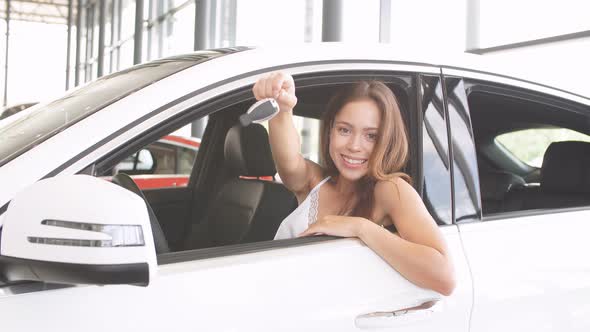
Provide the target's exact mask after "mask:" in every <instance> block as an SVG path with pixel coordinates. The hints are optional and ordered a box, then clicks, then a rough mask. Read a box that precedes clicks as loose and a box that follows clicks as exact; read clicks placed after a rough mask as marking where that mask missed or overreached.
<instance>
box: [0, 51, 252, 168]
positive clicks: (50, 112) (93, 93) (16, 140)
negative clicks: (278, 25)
mask: <svg viewBox="0 0 590 332" xmlns="http://www.w3.org/2000/svg"><path fill="white" fill-rule="evenodd" d="M244 49H245V48H228V49H218V50H210V51H201V52H196V53H194V54H190V55H183V56H175V57H170V58H166V59H161V60H157V61H153V62H150V63H146V64H142V65H138V66H134V67H132V68H129V69H126V70H123V71H120V72H116V73H113V74H111V75H108V76H104V77H102V78H100V79H98V80H96V81H93V82H91V83H89V84H88V85H86V86H84V87H82V88H80V89H78V90H76V91H73V92H71V93H68V94H67V95H66V96H64V97H62V98H60V99H58V100H55V101H53V102H51V103H49V104H46V105H43V106H38V107H37V108H36V109H34V110H31V112H29V113H28V114H23V116H21V117H17V118H16V119H15V120H14V121H7V120H10V118H8V119H5V120H4V121H2V122H3V123H2V124H0V166H2V165H4V164H6V163H7V162H9V161H10V160H12V159H14V158H16V157H17V156H19V155H20V154H22V153H23V152H24V151H26V150H28V149H31V148H33V147H34V146H36V145H38V144H40V143H42V142H44V141H45V140H47V139H48V138H49V137H51V136H53V135H54V134H56V133H58V132H60V131H62V130H64V129H66V128H67V127H69V126H71V125H72V124H74V123H76V122H78V121H80V120H81V119H83V118H85V117H87V116H89V115H91V114H93V113H95V112H97V111H98V110H100V109H102V108H104V107H106V106H108V105H110V104H112V103H114V102H115V101H117V100H119V99H121V98H123V97H125V96H128V95H130V94H132V93H133V92H135V91H138V90H140V89H142V88H144V87H146V86H148V85H150V84H152V83H154V82H156V81H159V80H161V79H163V78H165V77H167V76H169V75H172V74H174V73H176V72H179V71H181V70H183V69H186V68H188V67H191V66H194V65H196V64H198V63H201V62H204V61H207V60H209V59H212V58H216V57H219V56H221V55H224V54H229V53H234V52H237V51H241V50H244Z"/></svg>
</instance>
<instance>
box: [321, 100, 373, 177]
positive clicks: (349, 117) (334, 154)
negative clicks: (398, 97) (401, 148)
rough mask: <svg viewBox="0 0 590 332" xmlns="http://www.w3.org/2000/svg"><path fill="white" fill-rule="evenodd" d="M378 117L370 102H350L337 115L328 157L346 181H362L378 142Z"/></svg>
mask: <svg viewBox="0 0 590 332" xmlns="http://www.w3.org/2000/svg"><path fill="white" fill-rule="evenodd" d="M380 121H381V113H380V112H379V108H378V107H377V104H376V103H375V102H374V101H373V100H370V99H361V100H357V101H352V102H349V103H348V104H346V105H344V107H343V108H342V109H341V110H340V112H338V114H337V115H336V117H335V119H334V124H333V126H332V129H331V131H330V147H329V151H330V157H331V158H332V161H333V162H334V165H335V166H336V168H337V169H338V171H339V173H340V175H341V176H342V177H344V178H345V179H347V180H350V181H356V180H359V179H361V178H362V177H363V176H365V174H367V172H368V170H369V167H368V166H369V158H370V157H371V154H372V152H373V148H374V147H375V144H376V142H377V139H378V137H377V134H378V130H379V123H380Z"/></svg>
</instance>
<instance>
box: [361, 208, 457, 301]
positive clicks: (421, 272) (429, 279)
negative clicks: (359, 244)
mask: <svg viewBox="0 0 590 332" xmlns="http://www.w3.org/2000/svg"><path fill="white" fill-rule="evenodd" d="M362 220H363V221H361V222H360V226H359V227H358V237H359V238H360V239H361V240H362V241H363V242H364V243H365V244H366V245H367V246H368V247H369V248H371V249H372V250H373V251H375V252H376V253H377V254H378V255H379V256H381V258H383V259H384V260H385V261H386V262H387V263H388V264H389V265H391V266H392V267H393V268H394V269H395V270H396V271H398V272H399V273H400V274H401V275H402V276H404V277H405V278H406V279H408V280H410V281H411V282H413V283H414V284H416V285H418V286H420V287H423V288H428V289H432V290H434V291H437V292H439V293H441V294H443V295H450V294H451V293H452V291H453V289H454V288H455V280H454V273H453V267H452V263H451V262H450V259H449V257H445V256H444V255H443V254H442V253H440V252H439V251H437V250H436V249H433V248H430V247H428V246H424V245H421V244H416V243H412V242H409V241H407V240H404V239H402V238H401V237H400V236H398V235H397V234H394V233H391V232H389V231H388V230H386V229H384V228H382V227H380V226H379V225H377V224H375V223H373V222H371V221H370V220H367V219H362Z"/></svg>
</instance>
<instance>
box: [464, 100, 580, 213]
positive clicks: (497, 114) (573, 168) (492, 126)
mask: <svg viewBox="0 0 590 332" xmlns="http://www.w3.org/2000/svg"><path fill="white" fill-rule="evenodd" d="M468 100H469V107H470V110H471V116H472V125H473V132H474V136H475V142H476V151H477V158H478V167H479V176H480V188H481V197H482V208H483V214H484V217H485V216H486V215H490V214H495V213H504V212H516V211H524V210H534V209H555V208H568V207H576V206H582V205H588V204H590V143H587V142H581V141H565V142H553V143H552V144H551V145H550V146H549V148H548V149H547V150H546V152H545V154H544V157H543V163H542V166H541V167H540V168H537V167H533V166H530V165H527V164H526V163H524V162H522V161H521V160H519V159H518V158H517V157H516V156H514V155H513V154H512V153H511V152H510V151H508V150H507V149H506V148H505V147H504V146H502V144H500V143H499V142H498V141H497V140H496V138H497V136H498V135H500V134H504V133H509V132H515V131H519V130H523V129H532V128H568V129H571V130H574V131H576V132H579V133H583V134H586V135H589V134H590V114H589V112H588V111H589V110H588V109H587V108H584V107H581V106H579V105H573V104H572V105H568V104H564V103H559V101H558V100H543V99H542V98H538V97H535V99H534V101H533V99H529V98H527V97H526V96H516V95H512V96H511V95H506V94H499V93H492V92H484V91H479V92H473V93H471V94H470V95H469V97H468Z"/></svg>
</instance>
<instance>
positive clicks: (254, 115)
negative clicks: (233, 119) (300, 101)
mask: <svg viewBox="0 0 590 332" xmlns="http://www.w3.org/2000/svg"><path fill="white" fill-rule="evenodd" d="M278 113H279V104H278V103H277V101H276V100H274V99H273V98H266V99H261V100H259V101H257V102H255V103H254V104H253V105H252V106H250V108H248V111H246V113H245V114H242V115H241V116H240V124H241V125H242V126H243V127H246V126H248V125H249V124H251V123H252V122H254V123H260V122H263V121H267V120H270V119H272V117H274V116H275V115H277V114H278Z"/></svg>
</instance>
